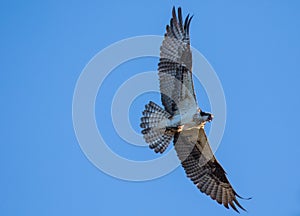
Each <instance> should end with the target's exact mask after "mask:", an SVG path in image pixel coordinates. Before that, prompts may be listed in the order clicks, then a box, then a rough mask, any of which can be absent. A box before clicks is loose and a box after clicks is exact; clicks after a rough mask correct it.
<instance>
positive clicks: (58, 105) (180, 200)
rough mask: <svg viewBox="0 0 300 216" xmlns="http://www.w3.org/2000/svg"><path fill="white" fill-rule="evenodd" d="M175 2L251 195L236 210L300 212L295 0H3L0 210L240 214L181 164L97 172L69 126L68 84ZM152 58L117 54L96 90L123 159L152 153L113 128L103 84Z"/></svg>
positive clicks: (227, 151)
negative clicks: (213, 82) (222, 102)
mask: <svg viewBox="0 0 300 216" xmlns="http://www.w3.org/2000/svg"><path fill="white" fill-rule="evenodd" d="M173 5H175V6H181V7H182V9H183V13H184V15H185V14H187V13H191V14H194V18H193V21H192V26H191V38H192V39H191V40H192V41H191V43H192V45H193V46H194V47H195V48H197V49H198V50H199V51H200V52H201V53H202V54H203V55H204V56H205V57H206V58H207V60H208V61H209V62H210V64H211V65H212V66H213V68H214V69H215V71H216V73H217V74H218V76H219V79H220V81H221V83H222V86H223V89H224V93H225V97H226V103H227V123H226V128H225V134H224V136H223V139H222V143H221V145H220V147H219V148H218V151H217V153H216V156H217V158H218V159H219V161H220V162H221V164H222V165H223V167H224V168H225V170H226V171H227V173H228V178H229V179H230V181H231V183H232V185H233V186H234V188H235V189H236V190H237V192H238V193H239V194H240V195H242V196H245V197H248V196H251V197H253V199H252V200H250V201H243V200H241V204H242V205H243V206H244V207H245V208H246V209H247V210H248V213H243V214H248V215H256V216H257V215H274V216H275V215H291V216H299V215H300V207H299V203H300V184H299V182H300V172H299V168H298V165H299V163H300V158H299V155H300V147H299V139H298V135H299V124H298V122H299V121H300V115H299V110H300V100H299V99H300V98H299V92H300V85H299V80H300V75H299V74H300V73H299V72H300V66H299V59H300V42H299V38H300V31H299V20H300V13H299V9H300V3H299V2H298V1H286V2H283V1H271V0H269V1H258V0H256V1H237V0H236V1H226V2H225V1H189V2H187V1H163V2H162V1H158V0H153V1H151V2H142V1H133V0H129V1H124V2H123V1H114V0H111V1H105V2H101V1H86V2H83V1H72V2H71V1H70V2H60V1H43V2H41V1H26V2H22V1H6V2H4V1H2V2H1V3H0V26H1V28H0V31H1V40H0V44H1V49H0V56H1V64H0V88H1V101H2V102H1V139H2V141H1V143H2V144H1V151H0V152H1V153H0V154H1V157H0V161H1V162H0V167H1V179H0V191H1V195H0V214H1V215H66V214H72V215H171V214H173V215H187V214H194V215H196V214H197V215H200V214H201V215H208V214H209V215H236V213H235V212H234V211H233V210H226V209H225V208H224V207H222V206H220V205H218V204H217V203H216V202H215V201H212V200H211V199H209V198H208V197H207V196H205V195H203V194H201V193H200V192H199V191H198V190H197V189H196V187H194V185H193V184H192V182H191V181H190V180H188V179H187V178H186V177H185V174H184V171H183V169H182V168H181V167H179V168H177V169H176V170H175V171H173V172H171V173H169V174H168V175H166V176H164V177H161V178H158V179H155V180H152V181H144V182H130V181H124V180H120V179H116V178H113V177H111V176H108V175H106V174H104V173H103V172H101V171H100V170H99V169H97V168H96V167H95V166H94V165H93V164H92V163H91V162H90V161H89V160H88V159H87V158H86V156H85V155H84V154H83V152H82V151H81V149H80V146H79V144H78V142H77V139H76V136H75V133H74V129H73V124H72V99H73V92H74V89H75V85H76V81H77V79H78V78H79V76H80V73H81V71H82V70H83V68H84V67H85V65H86V64H87V63H88V62H89V61H90V60H91V58H92V57H93V56H94V55H96V54H97V53H98V52H99V51H100V50H102V49H104V48H105V47H107V46H109V45H110V44H112V43H114V42H117V41H119V40H121V39H125V38H128V37H133V36H138V35H149V34H151V35H163V33H164V30H165V25H166V24H167V23H168V22H169V19H170V15H171V9H172V6H173ZM157 49H159V47H157ZM156 68H157V59H156V58H145V59H141V60H138V59H137V60H133V61H130V62H128V63H125V64H124V65H121V66H120V67H118V68H116V70H115V71H113V72H112V73H111V75H110V76H109V77H108V78H107V80H106V82H105V84H104V86H103V89H102V91H100V92H99V94H98V96H97V101H96V119H97V124H98V126H99V128H100V129H102V130H103V131H104V132H103V133H104V135H103V136H104V139H105V140H106V141H107V143H108V144H109V146H110V147H111V149H113V150H114V151H116V152H117V153H118V154H120V155H122V156H124V157H128V158H130V159H136V160H143V159H145V158H146V159H149V158H155V157H157V155H154V153H153V152H152V151H150V150H149V149H148V148H147V147H144V148H142V147H136V146H132V145H130V144H128V143H126V142H125V141H124V140H122V139H121V138H120V137H119V136H118V135H117V134H116V132H115V131H114V129H113V127H112V122H111V118H110V116H109V115H108V114H109V112H110V111H109V106H110V104H111V98H109V97H106V99H104V98H103V97H104V92H106V93H107V94H108V95H109V96H111V95H113V92H114V91H115V90H116V89H117V88H118V85H121V84H122V82H124V81H125V80H126V79H127V78H130V77H131V76H133V75H135V74H138V73H140V72H144V71H149V70H156ZM99 70H101V68H99ZM196 87H197V95H198V101H199V103H200V105H201V106H202V107H204V108H205V109H206V110H210V107H209V103H208V102H207V97H206V95H205V93H203V89H202V88H201V86H200V85H197V86H196ZM106 93H105V94H106ZM200 98H203V100H202V99H200ZM148 100H154V101H155V102H157V103H160V101H159V95H158V94H155V93H149V94H145V95H143V96H141V97H139V98H137V99H136V100H135V101H134V102H133V104H132V107H131V108H130V113H129V118H130V121H131V123H132V125H133V126H132V127H133V128H134V129H135V130H138V124H139V122H138V121H139V120H138V119H139V117H140V115H141V113H140V112H141V110H142V109H143V104H144V103H146V102H147V101H148ZM101 109H103V112H102V111H101ZM144 157H145V158H144ZM158 169H159V167H158ZM144 171H145V172H147V170H144Z"/></svg>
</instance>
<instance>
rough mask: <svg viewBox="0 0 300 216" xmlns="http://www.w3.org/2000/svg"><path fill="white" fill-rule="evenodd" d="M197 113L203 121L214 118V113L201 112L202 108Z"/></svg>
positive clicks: (209, 120)
mask: <svg viewBox="0 0 300 216" xmlns="http://www.w3.org/2000/svg"><path fill="white" fill-rule="evenodd" d="M199 115H200V117H201V119H202V121H204V122H207V121H208V122H211V121H212V120H213V118H214V115H213V114H211V113H208V112H203V111H202V110H201V111H200V112H199Z"/></svg>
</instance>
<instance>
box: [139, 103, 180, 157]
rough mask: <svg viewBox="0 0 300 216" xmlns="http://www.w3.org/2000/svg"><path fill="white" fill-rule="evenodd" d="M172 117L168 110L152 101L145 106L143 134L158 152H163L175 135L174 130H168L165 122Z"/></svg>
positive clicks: (150, 145) (142, 120)
mask: <svg viewBox="0 0 300 216" xmlns="http://www.w3.org/2000/svg"><path fill="white" fill-rule="evenodd" d="M170 117H171V115H170V114H169V113H168V112H167V111H165V110H163V109H162V108H161V107H160V106H158V105H157V104H155V103H154V102H152V101H150V102H149V103H148V104H147V105H146V106H145V110H144V111H143V117H142V118H141V124H140V126H141V128H144V129H143V130H142V134H144V139H145V141H146V142H147V143H148V144H149V147H150V148H151V149H154V151H155V152H156V153H158V152H160V153H163V152H164V151H165V150H166V148H167V147H168V145H169V143H170V141H171V140H172V138H173V136H174V132H172V131H171V130H168V129H167V128H166V124H163V122H164V121H165V122H167V121H166V120H168V119H169V118H170Z"/></svg>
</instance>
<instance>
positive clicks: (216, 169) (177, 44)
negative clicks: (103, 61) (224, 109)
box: [140, 7, 246, 212]
mask: <svg viewBox="0 0 300 216" xmlns="http://www.w3.org/2000/svg"><path fill="white" fill-rule="evenodd" d="M177 15H178V16H177ZM192 17H193V16H191V17H190V16H189V15H187V17H186V18H185V20H183V19H182V13H181V8H180V7H179V8H178V12H177V14H176V11H175V7H173V10H172V18H171V20H170V24H169V25H167V26H166V33H165V36H164V40H163V42H162V45H161V47H160V60H159V64H158V75H159V84H160V92H161V101H162V104H163V106H164V109H163V108H162V107H160V106H159V105H157V104H155V103H154V102H152V101H150V102H149V103H148V104H147V105H146V106H145V110H144V111H143V117H142V118H141V124H140V126H141V128H142V134H143V137H144V139H145V141H146V142H147V143H148V144H149V147H150V148H151V149H154V151H155V152H156V153H158V152H159V153H163V152H164V151H165V150H166V149H167V147H168V145H169V144H170V142H171V141H172V140H173V144H174V146H175V150H176V153H177V155H178V157H179V159H180V161H181V164H182V167H183V168H184V170H185V172H186V175H187V177H189V178H190V179H191V180H192V181H193V183H194V184H195V185H196V186H197V188H198V189H199V190H200V191H201V192H203V193H205V194H207V195H208V196H210V197H211V198H212V199H213V200H216V201H217V202H218V203H219V204H223V205H224V206H225V207H226V208H229V206H231V207H232V208H233V209H234V210H235V211H237V212H239V210H238V209H237V207H236V205H237V206H238V207H239V208H241V209H242V210H244V211H246V210H245V209H244V208H243V207H242V206H241V204H240V203H239V202H238V200H237V197H238V198H242V197H240V196H239V195H238V194H237V193H236V192H235V190H234V189H233V187H232V186H231V184H230V182H229V181H228V179H227V177H226V172H225V171H224V169H223V168H222V166H221V165H220V163H219V162H218V161H217V159H216V158H215V156H214V155H213V153H212V150H211V148H210V146H209V142H208V139H207V136H206V133H205V131H204V126H205V124H206V123H207V122H210V121H212V120H213V118H214V116H213V115H212V114H211V113H209V112H204V111H202V110H201V109H200V108H199V106H198V104H197V100H196V95H195V91H194V84H193V79H192V53H191V49H190V36H189V29H190V23H191V20H192ZM242 199H244V198H242Z"/></svg>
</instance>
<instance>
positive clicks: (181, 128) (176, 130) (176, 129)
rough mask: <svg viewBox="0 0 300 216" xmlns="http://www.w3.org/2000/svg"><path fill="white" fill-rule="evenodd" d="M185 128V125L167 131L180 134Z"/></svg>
mask: <svg viewBox="0 0 300 216" xmlns="http://www.w3.org/2000/svg"><path fill="white" fill-rule="evenodd" d="M183 127H184V125H178V126H177V127H166V130H167V131H171V132H178V133H179V132H181V131H182V130H183Z"/></svg>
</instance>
